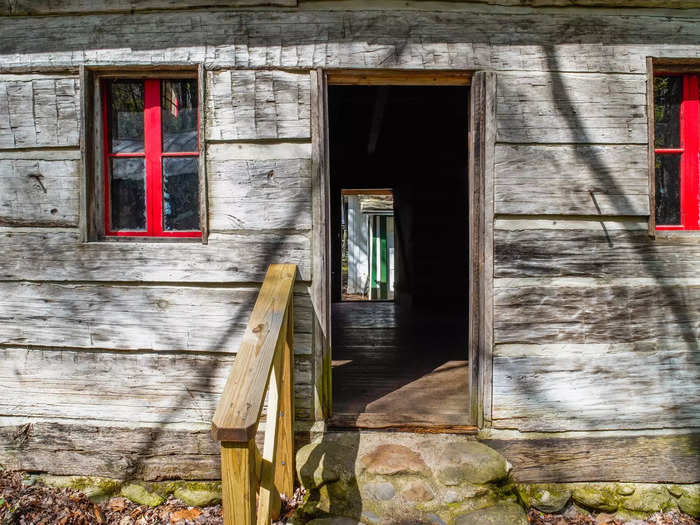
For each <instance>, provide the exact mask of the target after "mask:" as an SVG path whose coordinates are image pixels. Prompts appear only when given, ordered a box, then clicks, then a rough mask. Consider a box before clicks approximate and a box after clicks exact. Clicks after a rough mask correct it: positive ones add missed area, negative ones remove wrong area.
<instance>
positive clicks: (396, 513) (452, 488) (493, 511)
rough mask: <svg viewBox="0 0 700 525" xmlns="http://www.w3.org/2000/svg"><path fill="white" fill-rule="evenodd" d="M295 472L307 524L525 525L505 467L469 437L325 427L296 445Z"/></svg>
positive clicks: (299, 515)
mask: <svg viewBox="0 0 700 525" xmlns="http://www.w3.org/2000/svg"><path fill="white" fill-rule="evenodd" d="M297 471H298V474H299V479H300V480H301V483H302V485H303V486H304V487H305V488H306V489H307V500H306V502H305V504H304V505H303V507H302V508H301V509H300V510H299V511H298V512H297V518H296V519H297V520H298V521H299V522H306V521H311V523H312V525H334V524H337V525H351V524H356V523H358V522H361V523H364V524H366V525H379V524H385V523H386V524H389V523H426V524H435V525H453V524H454V525H471V524H474V525H476V524H479V525H491V524H493V525H511V524H512V525H527V523H528V520H527V517H526V514H525V511H524V509H523V507H522V506H521V505H520V504H519V503H518V497H517V494H516V490H515V487H514V485H513V483H512V482H511V481H510V479H509V476H508V473H509V471H510V465H509V464H508V462H507V461H506V459H505V458H504V457H503V456H501V455H500V454H499V453H498V452H496V451H495V450H493V449H491V448H489V447H487V446H486V445H484V444H482V443H479V442H478V441H477V440H476V439H475V438H474V437H472V436H467V435H458V434H411V433H400V432H382V431H362V432H355V431H337V432H333V431H329V432H326V433H324V434H323V436H322V437H321V438H320V439H318V440H316V441H314V442H312V443H310V444H308V445H306V446H304V447H302V448H301V449H300V450H299V452H298V454H297Z"/></svg>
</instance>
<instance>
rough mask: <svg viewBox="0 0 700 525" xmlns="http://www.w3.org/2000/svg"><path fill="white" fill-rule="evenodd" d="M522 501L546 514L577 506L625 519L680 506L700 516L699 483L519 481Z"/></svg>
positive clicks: (681, 509)
mask: <svg viewBox="0 0 700 525" xmlns="http://www.w3.org/2000/svg"><path fill="white" fill-rule="evenodd" d="M516 490H517V492H518V496H519V497H520V500H521V502H522V503H523V504H524V505H525V506H527V507H534V508H536V509H537V510H539V511H542V512H545V513H557V512H562V511H564V510H565V509H566V508H567V507H568V506H570V505H575V506H577V507H579V508H580V509H582V510H589V511H599V512H607V513H615V514H616V515H617V516H618V517H621V518H625V519H641V518H646V517H648V516H649V515H651V514H653V513H654V512H659V511H667V510H672V509H679V510H680V511H681V512H685V513H686V514H689V515H691V516H693V517H695V518H700V485H671V484H657V483H547V484H517V485H516Z"/></svg>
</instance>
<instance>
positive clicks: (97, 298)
mask: <svg viewBox="0 0 700 525" xmlns="http://www.w3.org/2000/svg"><path fill="white" fill-rule="evenodd" d="M257 295H258V288H257V287H247V286H246V287H235V288H222V287H202V286H181V285H179V286H178V285H172V286H152V285H149V286H131V285H123V284H104V283H103V284H100V283H95V284H56V283H43V284H36V283H14V282H0V297H2V300H0V344H5V345H35V346H37V345H38V346H49V347H57V346H58V347H76V348H78V347H79V348H104V349H123V350H152V351H207V352H231V353H233V352H236V351H237V349H238V346H239V345H240V342H241V337H242V336H243V334H244V332H245V327H246V325H247V323H248V318H249V317H250V313H251V312H252V309H253V303H254V301H255V298H256V297H257ZM294 301H295V305H294V311H295V319H294V321H295V324H294V327H295V332H296V334H297V335H296V337H295V340H296V350H297V352H300V353H304V352H306V353H310V333H311V304H310V300H309V297H308V295H307V294H306V293H303V292H300V293H298V294H296V295H295V299H294ZM305 334H306V335H305Z"/></svg>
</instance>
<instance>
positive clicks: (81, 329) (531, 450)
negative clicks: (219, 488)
mask: <svg viewBox="0 0 700 525" xmlns="http://www.w3.org/2000/svg"><path fill="white" fill-rule="evenodd" d="M505 3H510V4H518V5H520V4H521V3H522V2H499V4H505ZM535 3H537V4H540V3H539V2H535ZM572 3H573V2H564V1H561V2H558V1H554V2H552V3H551V4H553V5H565V6H569V5H570V4H572ZM575 3H576V4H590V2H575ZM88 4H89V6H88ZM108 4H109V5H108ZM146 4H148V5H146ZM198 4H199V2H196V1H189V2H187V1H182V2H175V1H166V0H162V1H156V0H154V1H153V2H150V3H149V2H139V3H136V2H128V1H123V2H117V3H112V2H104V4H103V3H102V2H94V3H86V2H81V1H78V0H65V1H62V2H59V3H55V2H14V1H13V2H7V5H4V4H0V13H1V14H3V15H4V16H2V17H0V254H1V255H0V262H1V264H0V320H1V322H0V354H1V355H2V358H1V363H2V366H0V392H1V394H0V416H1V419H0V434H1V435H2V437H1V438H0V463H2V464H3V465H5V466H10V467H16V468H22V469H26V470H42V471H49V472H52V473H57V474H77V473H93V474H100V475H105V476H123V475H124V474H125V473H128V474H129V475H133V476H136V477H139V478H141V479H162V478H173V477H175V478H178V477H179V478H183V477H184V478H190V479H213V478H217V477H218V475H219V474H218V461H219V459H218V445H217V444H216V443H215V442H213V441H212V440H211V438H210V437H209V424H210V421H211V416H212V413H213V410H214V407H215V404H216V402H217V400H218V396H219V395H220V393H221V391H222V388H223V383H224V381H225V378H226V375H227V373H228V370H229V367H230V364H231V362H232V359H233V356H234V353H235V350H236V348H237V347H238V344H239V341H240V337H241V333H242V331H243V329H244V328H245V326H246V323H247V320H248V316H249V314H250V311H251V308H252V302H253V301H254V299H255V296H256V292H257V290H258V287H259V284H260V282H261V281H262V278H263V275H264V271H265V268H266V266H267V265H268V264H269V263H273V262H288V263H295V264H297V265H298V267H299V276H298V279H297V281H298V284H297V285H296V289H295V300H294V312H295V349H296V371H295V372H296V375H295V377H296V395H295V398H296V417H297V426H298V430H299V432H300V433H303V432H305V431H308V430H309V429H310V428H312V426H313V425H314V423H318V422H320V421H323V420H324V417H325V416H324V415H325V413H326V411H327V408H328V407H327V404H328V399H327V394H326V393H327V392H328V388H327V377H326V376H325V375H324V370H326V369H327V364H324V361H325V360H327V357H328V356H327V351H326V345H324V343H323V327H324V326H326V325H327V315H328V314H327V308H328V304H327V302H326V298H324V297H323V296H322V294H320V293H319V289H320V287H321V284H320V283H321V281H323V279H324V278H325V277H324V276H323V274H322V273H320V272H323V271H325V270H324V268H325V267H324V262H323V260H322V258H323V253H319V248H322V247H323V241H322V236H323V233H322V230H323V228H324V227H325V226H324V223H323V220H324V219H323V217H322V216H319V210H321V209H323V199H324V195H323V193H322V188H321V187H320V184H321V183H320V182H319V181H320V177H321V174H322V172H323V152H322V151H320V150H319V148H321V149H322V142H320V141H319V135H321V134H322V133H323V129H322V128H323V119H322V115H320V114H319V112H321V113H322V111H321V109H322V107H323V86H324V82H323V77H324V75H325V73H326V71H339V70H347V69H367V70H411V71H414V70H430V71H435V72H438V71H458V72H472V73H473V74H474V76H473V79H474V83H473V85H472V96H478V99H479V100H481V101H482V102H483V103H482V105H481V106H479V107H480V111H481V112H482V113H481V120H480V121H479V125H480V128H479V129H480V131H479V133H478V134H479V140H478V142H476V143H473V144H476V145H477V146H478V148H479V151H470V152H469V153H470V155H472V161H473V162H478V168H479V173H480V174H481V175H480V176H481V177H482V179H481V180H482V183H483V186H481V189H480V190H479V191H481V192H482V193H481V196H482V199H483V201H482V206H481V209H482V210H484V213H483V217H482V219H480V220H481V221H482V222H480V223H479V225H478V227H479V228H481V231H482V232H483V235H482V237H480V239H479V244H478V246H479V250H480V252H479V254H478V256H479V257H481V259H480V260H481V262H482V266H481V279H480V281H479V282H480V285H479V286H481V289H480V292H479V293H480V294H481V295H480V296H479V297H480V298H479V301H480V302H479V304H478V305H477V306H478V308H479V310H480V312H481V315H482V316H483V318H482V322H481V323H480V324H479V325H478V326H480V327H481V328H480V330H481V332H480V333H478V334H473V336H474V338H475V340H478V342H479V343H478V346H479V348H478V351H479V354H478V355H479V359H481V361H480V366H479V370H478V375H476V376H473V377H475V378H476V379H477V380H476V381H475V384H474V385H472V387H473V388H472V391H473V393H472V406H473V407H475V408H474V414H475V418H476V419H475V422H476V423H478V425H479V426H480V428H481V429H482V437H484V438H486V439H489V442H490V443H491V444H492V445H493V446H496V447H498V448H501V449H502V450H504V452H505V454H506V456H507V457H509V458H510V459H511V461H512V462H513V463H514V464H515V466H516V475H517V476H519V477H520V479H521V480H525V481H528V480H529V481H533V480H542V479H556V480H562V481H563V480H566V481H582V480H600V479H611V480H617V479H619V480H626V481H674V482H698V481H700V460H699V459H698V457H700V455H699V454H698V451H699V450H700V438H699V437H698V434H697V432H698V427H700V386H699V385H700V342H699V339H700V273H699V270H700V239H699V238H698V237H697V236H693V235H685V236H678V235H676V236H665V237H657V238H652V237H650V235H649V232H648V218H649V211H650V207H649V169H648V158H647V154H648V142H649V139H648V102H647V89H648V87H647V80H648V78H647V73H648V64H647V57H658V58H677V59H695V60H697V62H691V63H693V64H697V65H698V68H699V69H700V11H697V10H695V9H660V8H649V9H645V8H643V7H647V6H651V7H654V6H658V5H661V4H672V5H671V7H682V6H681V4H686V5H689V4H695V3H694V2H668V3H666V2H648V3H647V2H643V1H639V2H617V4H622V5H624V4H627V5H628V7H615V8H606V9H599V8H593V7H566V8H559V7H554V8H549V7H529V6H528V7H522V6H515V5H514V6H504V5H482V4H478V3H452V2H447V3H438V2H415V3H412V2H408V3H406V2H401V3H391V2H384V3H374V2H373V3H371V5H368V4H362V3H358V2H308V3H307V2H301V3H299V4H298V5H297V3H296V2H294V1H288V0H284V1H279V2H265V4H275V5H276V7H264V6H255V5H254V4H256V2H237V4H240V5H239V6H234V7H231V6H230V4H231V2H221V4H222V6H221V7H219V8H216V7H208V8H199V7H198ZM202 4H206V5H207V6H211V5H212V4H216V2H212V1H207V2H202ZM224 4H226V5H224ZM645 4H646V5H645ZM690 7H694V8H697V7H700V5H690ZM144 67H146V68H151V69H152V70H153V71H156V72H157V71H159V70H166V69H167V70H178V69H192V68H194V69H193V70H194V71H197V68H199V74H200V82H201V86H200V87H201V89H202V92H203V93H204V99H203V101H202V105H203V114H202V115H201V117H202V126H203V135H202V137H201V139H202V145H201V151H202V152H203V154H204V155H203V159H204V160H203V163H204V166H205V167H206V204H207V207H208V220H207V227H208V232H207V236H206V243H200V242H186V243H149V242H99V241H93V240H91V238H90V237H91V234H90V232H91V227H90V224H89V222H90V217H92V215H91V210H90V209H89V200H90V199H89V195H88V193H89V184H88V182H86V181H88V180H89V178H90V176H91V175H90V173H91V170H92V169H93V168H94V163H93V162H92V157H91V155H92V153H91V151H90V144H92V143H93V142H94V141H93V140H92V139H91V136H90V133H89V132H90V131H92V132H93V133H99V129H98V128H99V126H96V125H95V123H94V122H93V117H94V108H93V105H94V104H93V103H92V102H91V98H90V97H89V96H86V95H85V93H86V90H87V92H89V93H91V94H93V91H94V86H95V82H96V79H98V78H99V76H100V74H101V72H103V71H105V70H106V69H109V70H111V71H117V72H118V71H120V70H124V71H135V70H139V71H141V70H142V68H144ZM154 74H156V73H154ZM436 74H437V73H436ZM475 90H477V91H478V93H475ZM319 108H320V109H319ZM475 122H476V121H475ZM474 131H475V130H472V132H474ZM93 138H94V137H93ZM81 142H82V143H81ZM475 159H476V160H475ZM465 176H466V175H465ZM477 189H478V188H477ZM475 231H476V230H475ZM319 236H320V238H321V241H318V239H319ZM321 251H322V250H321ZM475 256H477V255H476V254H475ZM465 352H466V350H465ZM317 427H318V425H317ZM591 451H594V452H591ZM621 451H625V452H621ZM624 457H628V458H630V457H631V458H639V459H638V461H636V462H635V461H626V460H625V461H623V460H622V459H621V458H624ZM642 461H644V462H645V463H644V465H645V466H644V468H640V462H642Z"/></svg>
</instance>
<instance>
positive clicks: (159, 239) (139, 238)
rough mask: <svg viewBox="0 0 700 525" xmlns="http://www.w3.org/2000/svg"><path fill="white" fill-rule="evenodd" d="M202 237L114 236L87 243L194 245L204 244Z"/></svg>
mask: <svg viewBox="0 0 700 525" xmlns="http://www.w3.org/2000/svg"><path fill="white" fill-rule="evenodd" d="M203 239H204V236H202V237H142V236H134V237H126V236H123V237H122V236H114V237H101V238H99V239H97V240H95V241H89V242H93V243H119V242H129V243H140V244H144V243H164V244H168V243H173V244H180V243H183V242H184V243H195V244H206V243H205V241H204V240H203Z"/></svg>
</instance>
